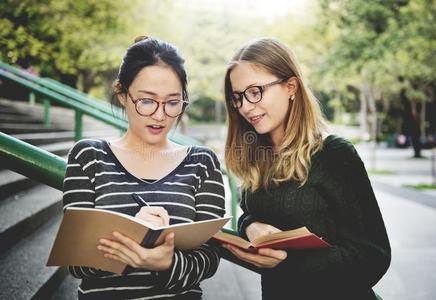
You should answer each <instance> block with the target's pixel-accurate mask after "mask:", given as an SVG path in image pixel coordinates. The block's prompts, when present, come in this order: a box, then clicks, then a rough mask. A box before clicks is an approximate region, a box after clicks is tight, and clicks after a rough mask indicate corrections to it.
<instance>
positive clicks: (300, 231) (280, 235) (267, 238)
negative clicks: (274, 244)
mask: <svg viewBox="0 0 436 300" xmlns="http://www.w3.org/2000/svg"><path fill="white" fill-rule="evenodd" d="M308 234H310V231H309V230H308V229H307V228H306V227H300V228H297V229H293V230H287V231H281V232H276V233H273V234H269V235H264V236H261V237H259V238H257V239H255V240H254V241H253V245H254V246H257V245H259V244H262V243H266V242H271V241H274V240H281V239H287V238H293V237H298V236H302V235H308Z"/></svg>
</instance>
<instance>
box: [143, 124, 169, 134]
mask: <svg viewBox="0 0 436 300" xmlns="http://www.w3.org/2000/svg"><path fill="white" fill-rule="evenodd" d="M146 127H147V128H148V131H149V132H150V133H151V134H160V133H162V132H163V130H164V128H165V126H163V125H157V124H152V125H147V126H146Z"/></svg>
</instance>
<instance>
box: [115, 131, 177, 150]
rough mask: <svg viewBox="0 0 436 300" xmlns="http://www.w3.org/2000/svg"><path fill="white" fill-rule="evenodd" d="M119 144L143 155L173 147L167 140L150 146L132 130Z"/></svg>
mask: <svg viewBox="0 0 436 300" xmlns="http://www.w3.org/2000/svg"><path fill="white" fill-rule="evenodd" d="M117 144H118V145H119V146H120V147H123V148H126V149H128V150H131V151H135V152H138V153H142V154H147V153H156V152H160V151H162V150H166V149H168V148H170V147H171V143H170V142H169V140H168V139H167V138H165V139H163V140H162V142H159V143H156V144H150V143H147V142H146V141H144V140H143V139H142V138H141V137H139V136H137V135H136V134H134V133H133V132H131V131H130V130H127V132H126V133H125V134H124V135H123V136H122V137H121V139H119V140H118V141H117Z"/></svg>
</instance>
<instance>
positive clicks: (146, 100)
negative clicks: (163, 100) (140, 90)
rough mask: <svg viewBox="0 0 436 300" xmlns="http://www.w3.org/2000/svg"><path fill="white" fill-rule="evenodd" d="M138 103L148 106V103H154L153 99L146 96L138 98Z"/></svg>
mask: <svg viewBox="0 0 436 300" xmlns="http://www.w3.org/2000/svg"><path fill="white" fill-rule="evenodd" d="M138 101H139V104H141V105H143V106H148V105H154V103H155V101H154V100H153V99H148V98H144V99H139V100H138Z"/></svg>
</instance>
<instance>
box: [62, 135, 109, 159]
mask: <svg viewBox="0 0 436 300" xmlns="http://www.w3.org/2000/svg"><path fill="white" fill-rule="evenodd" d="M105 148H106V142H105V141H103V140H100V139H83V140H80V141H78V142H76V143H75V144H74V146H73V147H72V148H71V149H70V151H69V152H68V157H69V158H72V159H74V160H89V159H91V158H95V157H96V153H97V152H98V153H103V154H107V153H106V151H105Z"/></svg>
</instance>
